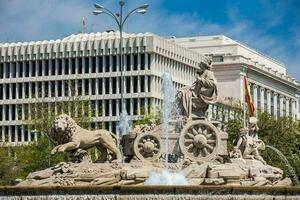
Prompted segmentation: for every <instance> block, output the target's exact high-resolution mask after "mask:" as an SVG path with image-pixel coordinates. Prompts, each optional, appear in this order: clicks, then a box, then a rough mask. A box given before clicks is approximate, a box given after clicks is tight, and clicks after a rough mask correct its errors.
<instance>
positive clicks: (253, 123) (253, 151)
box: [231, 117, 267, 165]
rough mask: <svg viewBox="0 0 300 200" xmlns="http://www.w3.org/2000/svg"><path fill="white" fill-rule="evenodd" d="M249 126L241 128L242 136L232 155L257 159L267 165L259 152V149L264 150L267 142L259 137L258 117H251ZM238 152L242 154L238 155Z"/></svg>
mask: <svg viewBox="0 0 300 200" xmlns="http://www.w3.org/2000/svg"><path fill="white" fill-rule="evenodd" d="M249 128H250V129H249ZM249 128H241V130H240V138H239V140H238V142H237V144H236V146H235V147H234V150H233V152H232V153H231V155H232V156H233V157H235V158H237V157H242V158H244V159H256V160H259V161H261V162H262V163H263V164H265V165H266V164H267V163H266V161H265V160H264V159H263V158H262V157H261V156H260V154H259V150H264V148H265V144H264V142H263V141H262V140H260V139H258V135H257V131H258V130H259V129H258V126H257V119H256V118H254V117H252V118H251V119H250V122H249ZM238 154H241V156H238Z"/></svg>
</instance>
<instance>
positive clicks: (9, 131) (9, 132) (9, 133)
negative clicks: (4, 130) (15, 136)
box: [8, 126, 13, 142]
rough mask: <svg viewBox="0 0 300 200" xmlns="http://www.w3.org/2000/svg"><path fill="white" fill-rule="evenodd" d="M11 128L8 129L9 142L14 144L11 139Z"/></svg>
mask: <svg viewBox="0 0 300 200" xmlns="http://www.w3.org/2000/svg"><path fill="white" fill-rule="evenodd" d="M11 135H12V134H11V126H9V127H8V142H13V141H12V138H11Z"/></svg>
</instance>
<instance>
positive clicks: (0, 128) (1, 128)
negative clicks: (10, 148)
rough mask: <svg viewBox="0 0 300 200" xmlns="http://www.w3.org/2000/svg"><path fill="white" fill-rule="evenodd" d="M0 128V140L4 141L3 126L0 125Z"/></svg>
mask: <svg viewBox="0 0 300 200" xmlns="http://www.w3.org/2000/svg"><path fill="white" fill-rule="evenodd" d="M0 130H1V136H2V137H1V138H2V140H1V142H5V133H4V127H3V126H1V127H0Z"/></svg>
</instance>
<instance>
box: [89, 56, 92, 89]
mask: <svg viewBox="0 0 300 200" xmlns="http://www.w3.org/2000/svg"><path fill="white" fill-rule="evenodd" d="M92 66H93V61H92V57H91V56H89V74H91V73H92ZM90 91H91V90H90Z"/></svg>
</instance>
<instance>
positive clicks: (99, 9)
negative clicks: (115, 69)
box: [93, 0, 148, 135]
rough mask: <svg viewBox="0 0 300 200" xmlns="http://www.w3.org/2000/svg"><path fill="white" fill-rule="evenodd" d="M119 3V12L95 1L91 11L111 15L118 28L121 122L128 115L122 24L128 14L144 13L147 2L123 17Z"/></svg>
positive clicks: (122, 0)
mask: <svg viewBox="0 0 300 200" xmlns="http://www.w3.org/2000/svg"><path fill="white" fill-rule="evenodd" d="M119 5H120V11H119V13H115V14H114V13H113V12H112V11H110V10H109V9H107V8H105V7H104V6H102V5H100V4H97V3H96V4H94V6H95V8H96V9H95V10H94V11H93V14H94V15H99V14H107V15H109V16H110V17H112V18H113V19H114V20H115V22H116V23H117V25H118V29H119V33H120V43H119V50H120V65H121V107H122V113H121V115H120V122H122V118H126V116H127V115H128V114H127V111H126V107H125V101H124V87H125V85H124V84H125V82H124V64H123V37H122V32H123V26H124V24H125V22H126V20H127V19H128V18H129V16H131V15H132V14H134V13H138V14H145V13H146V12H147V8H148V4H144V5H142V6H139V7H137V8H135V9H133V10H131V11H130V12H128V14H127V15H126V16H125V17H124V18H123V7H124V6H125V1H124V0H120V1H119ZM120 124H121V123H120ZM121 126H122V125H121ZM123 126H124V124H123ZM125 126H126V125H125ZM127 128H128V127H121V128H120V129H121V134H122V135H123V134H125V133H126V131H127Z"/></svg>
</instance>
